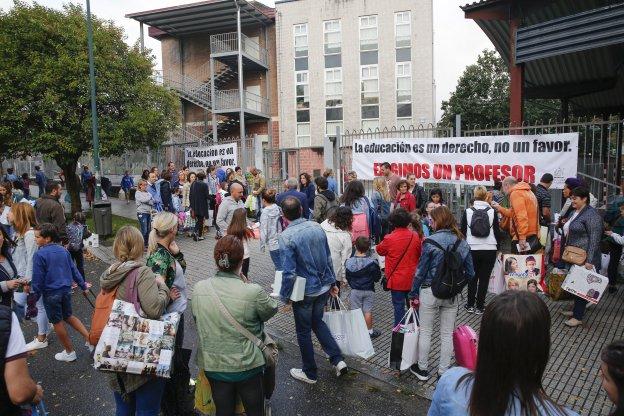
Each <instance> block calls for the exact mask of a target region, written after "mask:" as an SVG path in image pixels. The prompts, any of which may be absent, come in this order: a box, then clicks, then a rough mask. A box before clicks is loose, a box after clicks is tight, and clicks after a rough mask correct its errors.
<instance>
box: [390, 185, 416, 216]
mask: <svg viewBox="0 0 624 416" xmlns="http://www.w3.org/2000/svg"><path fill="white" fill-rule="evenodd" d="M396 191H397V192H396V199H395V201H394V207H395V208H396V207H401V208H403V209H404V210H406V211H407V212H412V211H416V208H417V207H416V197H415V196H414V195H413V194H412V193H411V192H409V182H407V181H406V180H405V179H402V180H400V181H399V182H398V183H397V185H396Z"/></svg>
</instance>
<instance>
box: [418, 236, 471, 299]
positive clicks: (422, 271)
mask: <svg viewBox="0 0 624 416" xmlns="http://www.w3.org/2000/svg"><path fill="white" fill-rule="evenodd" d="M429 239H431V240H434V241H435V242H436V243H438V244H440V245H441V246H442V247H444V248H447V247H448V246H450V245H452V244H455V242H456V241H457V236H455V234H453V233H452V232H451V231H449V230H440V231H436V232H435V233H433V234H431V236H429V237H428V238H427V239H426V240H425V241H424V242H423V245H422V252H421V254H420V262H419V263H418V268H417V269H416V275H415V276H414V283H413V284H412V291H411V292H410V294H409V297H410V298H415V297H418V293H419V292H420V286H421V285H423V284H429V285H430V284H431V281H432V280H433V278H434V277H435V275H436V272H437V271H438V266H439V265H440V263H442V260H443V259H444V254H443V252H442V250H440V249H439V248H437V247H435V246H434V245H433V244H429V243H427V240H429ZM457 251H458V252H459V254H460V255H461V257H462V259H463V260H464V268H465V273H466V277H467V278H468V279H469V280H470V279H473V278H474V274H475V273H474V266H473V264H472V256H471V255H470V246H469V245H468V243H467V242H466V240H462V241H461V243H460V244H459V247H458V248H457Z"/></svg>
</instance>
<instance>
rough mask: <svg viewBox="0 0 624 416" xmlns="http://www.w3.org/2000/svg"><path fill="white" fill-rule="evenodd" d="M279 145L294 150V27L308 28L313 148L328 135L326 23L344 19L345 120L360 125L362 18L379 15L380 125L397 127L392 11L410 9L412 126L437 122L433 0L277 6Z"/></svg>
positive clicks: (325, 0)
mask: <svg viewBox="0 0 624 416" xmlns="http://www.w3.org/2000/svg"><path fill="white" fill-rule="evenodd" d="M276 9H277V22H276V27H277V53H278V82H279V85H278V88H279V94H280V109H279V113H280V126H281V128H280V146H281V147H294V146H296V139H295V134H296V107H295V106H296V104H295V75H294V37H293V25H295V24H300V23H307V24H308V56H309V85H310V130H311V144H312V146H321V145H322V143H323V135H324V133H325V82H324V73H325V66H324V44H323V21H325V20H334V19H340V20H341V35H342V36H341V41H342V79H343V122H344V128H345V129H349V130H351V129H359V128H360V127H361V104H360V54H359V44H360V43H359V40H360V36H359V17H360V16H366V15H377V16H378V23H377V25H378V42H379V54H378V62H379V91H380V104H379V109H380V119H379V124H380V127H381V128H383V127H391V126H394V125H396V123H397V120H396V87H395V85H396V81H395V34H394V30H395V24H394V13H395V12H399V11H407V10H409V11H411V20H412V42H411V58H412V60H411V62H412V122H413V123H414V124H418V123H420V122H421V121H424V122H426V123H430V122H433V121H434V96H433V94H434V80H433V5H432V0H391V1H377V0H297V1H290V2H285V3H277V4H276Z"/></svg>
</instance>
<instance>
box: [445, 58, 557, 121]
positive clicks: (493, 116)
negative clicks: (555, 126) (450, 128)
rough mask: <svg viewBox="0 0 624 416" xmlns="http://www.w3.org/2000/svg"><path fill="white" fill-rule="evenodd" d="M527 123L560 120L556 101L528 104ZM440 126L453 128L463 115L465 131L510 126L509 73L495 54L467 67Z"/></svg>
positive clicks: (533, 101) (525, 110)
mask: <svg viewBox="0 0 624 416" xmlns="http://www.w3.org/2000/svg"><path fill="white" fill-rule="evenodd" d="M524 104H525V106H524V107H525V108H524V115H525V120H527V121H529V122H540V121H544V122H546V121H548V120H550V119H556V118H558V117H559V107H558V106H559V104H558V101H557V100H526V101H525V102H524ZM442 111H443V112H444V113H443V115H442V119H441V122H442V123H445V124H448V125H453V124H454V123H455V115H456V114H461V116H462V126H463V128H472V127H474V126H480V127H481V128H484V127H485V126H486V125H489V126H496V125H499V124H500V125H508V124H509V69H508V68H507V65H506V64H505V61H504V60H503V59H502V58H501V57H500V56H499V55H498V53H497V52H495V51H489V50H484V51H483V52H482V53H481V55H479V57H478V58H477V62H476V63H475V64H472V65H468V66H467V67H466V69H465V70H464V73H463V74H462V76H461V77H460V78H459V81H458V82H457V87H456V89H455V91H454V92H452V93H451V96H450V97H449V99H448V101H442Z"/></svg>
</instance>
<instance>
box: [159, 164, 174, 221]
mask: <svg viewBox="0 0 624 416" xmlns="http://www.w3.org/2000/svg"><path fill="white" fill-rule="evenodd" d="M160 198H161V199H162V204H163V210H165V211H169V212H174V209H173V197H172V194H171V172H169V171H165V173H163V180H162V181H161V182H160Z"/></svg>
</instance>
